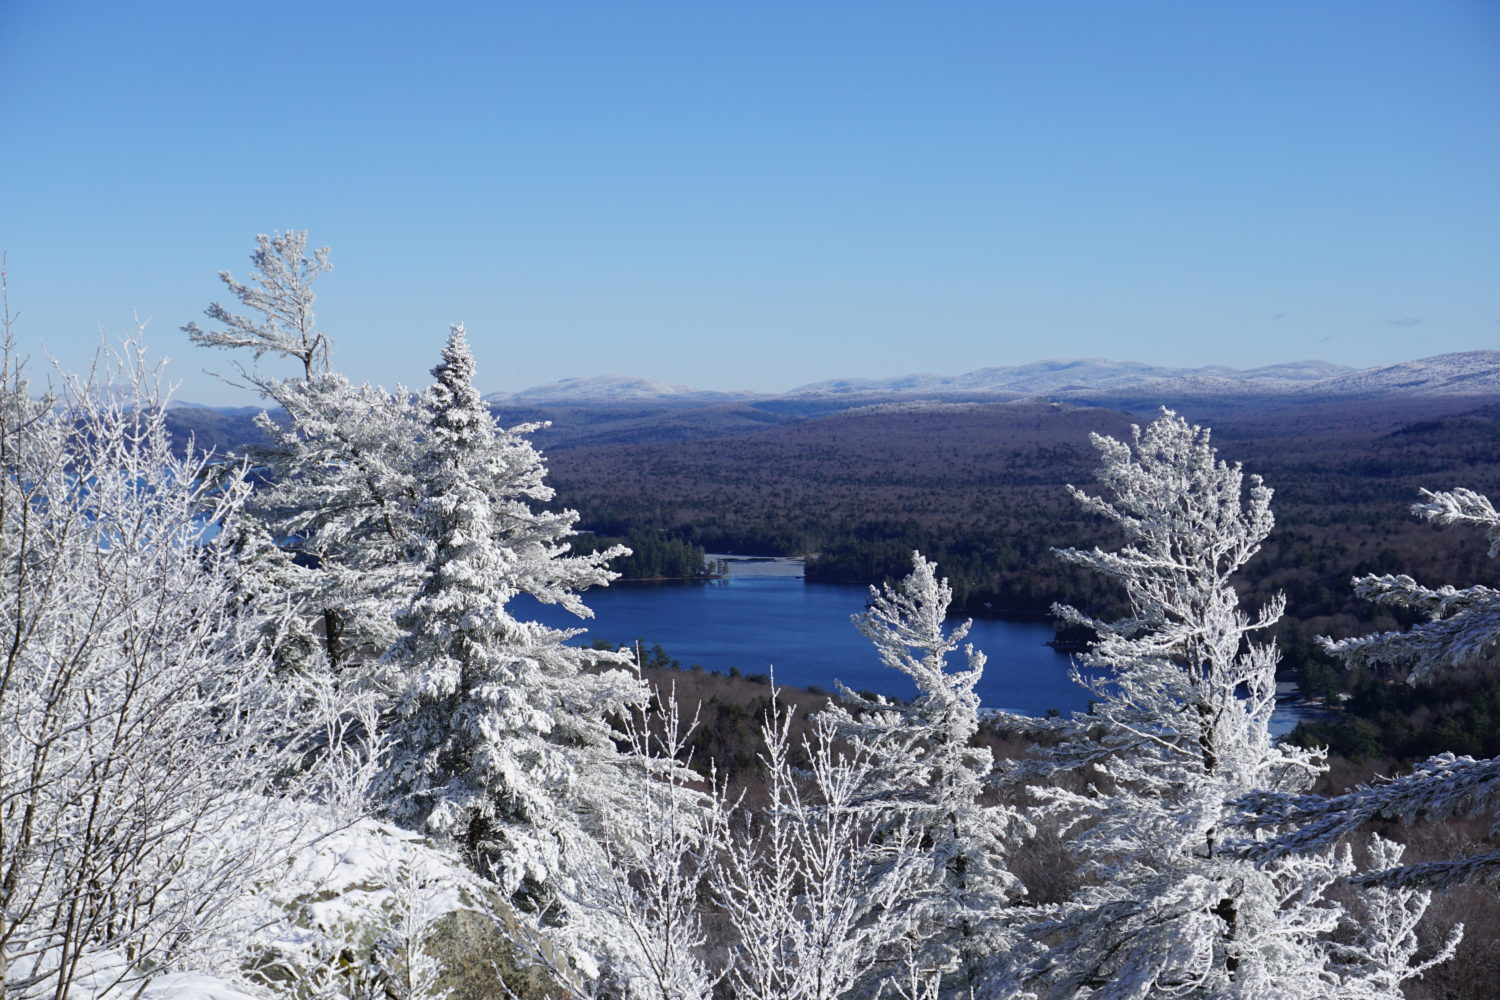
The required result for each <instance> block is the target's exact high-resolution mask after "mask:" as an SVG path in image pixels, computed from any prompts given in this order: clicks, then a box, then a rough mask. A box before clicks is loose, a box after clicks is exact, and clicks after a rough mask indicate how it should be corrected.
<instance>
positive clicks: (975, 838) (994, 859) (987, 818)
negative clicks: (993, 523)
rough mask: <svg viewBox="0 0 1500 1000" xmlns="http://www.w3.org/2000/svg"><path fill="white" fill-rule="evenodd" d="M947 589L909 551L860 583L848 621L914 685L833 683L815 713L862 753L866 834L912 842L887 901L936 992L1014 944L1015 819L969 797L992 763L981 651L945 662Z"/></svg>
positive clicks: (950, 648)
mask: <svg viewBox="0 0 1500 1000" xmlns="http://www.w3.org/2000/svg"><path fill="white" fill-rule="evenodd" d="M952 599H953V591H952V589H951V588H950V587H949V586H948V582H947V581H946V580H939V579H938V577H937V573H936V566H935V564H934V563H932V562H931V561H929V560H927V559H924V558H923V557H922V555H921V553H918V552H913V553H912V571H911V573H910V574H909V575H908V576H907V577H906V578H905V579H903V580H901V581H900V582H899V583H898V584H896V585H894V586H891V585H889V584H887V585H885V586H883V587H881V588H878V589H877V588H874V587H872V588H870V606H869V609H868V610H867V611H865V612H864V613H862V614H858V615H854V616H853V620H854V624H855V626H856V627H857V628H858V629H859V630H860V632H862V633H863V634H864V635H865V637H866V638H868V639H869V640H870V641H871V642H872V643H874V644H875V648H876V650H877V651H878V653H879V654H880V659H881V662H882V663H884V664H885V665H886V666H887V667H890V668H891V669H893V670H899V671H901V672H902V673H904V674H906V675H907V676H908V677H910V678H911V679H912V681H913V682H914V683H915V684H916V686H917V697H916V698H915V699H913V700H911V701H908V702H900V703H893V702H890V701H888V700H886V699H885V698H881V697H878V696H877V697H874V698H869V697H865V696H863V695H860V694H857V693H855V692H853V691H851V690H849V689H848V688H846V687H843V686H842V685H841V686H840V695H841V698H842V702H843V703H842V704H841V703H839V702H834V703H831V704H830V705H829V707H828V709H827V710H825V712H824V713H823V715H824V717H825V718H827V719H828V720H829V721H830V722H831V723H832V725H833V728H834V730H835V731H836V732H837V733H838V734H839V736H840V737H842V738H844V739H847V740H849V741H850V742H851V743H853V744H854V745H855V746H857V747H859V748H860V750H861V751H862V753H864V754H866V755H867V756H868V760H869V764H868V773H869V780H868V782H867V784H866V787H864V788H862V789H861V790H860V792H859V796H860V801H861V802H862V804H863V807H864V808H865V809H867V810H868V811H870V812H871V813H872V814H873V815H874V816H876V817H877V820H876V831H877V835H882V834H884V833H885V832H887V831H889V830H891V829H894V828H897V827H900V828H902V829H904V830H906V831H909V832H910V833H911V834H912V835H913V836H914V842H915V843H917V844H919V845H920V850H921V855H922V859H923V860H922V863H923V865H924V867H925V868H926V871H925V873H924V876H923V877H921V878H919V879H918V880H917V881H916V885H915V887H914V890H913V891H912V892H911V893H910V894H908V895H907V896H905V897H904V898H903V899H902V900H901V901H900V902H899V903H897V904H896V905H897V907H898V908H900V909H901V910H903V911H905V912H904V917H905V919H907V920H908V921H909V922H910V926H911V931H910V935H909V937H908V939H907V943H908V944H909V945H910V948H911V950H912V951H913V952H914V954H913V955H912V959H913V960H914V962H915V966H916V968H918V969H919V970H923V971H924V972H925V973H926V974H927V975H928V976H932V975H934V974H936V975H941V977H942V983H943V987H942V991H943V993H944V994H952V993H957V994H958V995H960V996H968V995H969V991H970V990H972V989H975V988H977V987H978V985H979V983H980V981H981V977H982V975H983V970H984V969H986V968H988V967H990V966H992V965H993V964H994V962H995V957H996V956H997V955H1009V954H1010V953H1011V951H1012V950H1013V949H1014V947H1015V946H1016V941H1015V937H1014V934H1013V933H1012V932H1011V931H1010V929H1009V927H1008V923H1007V920H1006V917H1007V914H1006V910H1007V909H1008V907H1009V906H1010V904H1011V903H1013V902H1014V901H1015V900H1017V899H1018V898H1019V897H1020V896H1022V895H1024V892H1025V888H1024V886H1022V884H1021V882H1020V880H1019V879H1017V878H1016V877H1015V876H1014V875H1013V874H1011V872H1010V871H1009V870H1008V869H1007V868H1006V857H1007V854H1008V848H1007V840H1008V838H1009V837H1010V836H1011V835H1012V834H1013V833H1015V832H1016V830H1018V829H1019V828H1021V827H1023V826H1024V821H1023V820H1022V819H1021V817H1020V816H1019V815H1018V814H1017V813H1016V812H1015V811H1014V810H1012V809H1009V808H1006V807H1002V806H998V805H986V804H984V803H982V802H981V797H982V795H983V793H984V791H985V789H986V782H987V780H988V778H989V777H990V773H991V771H992V770H993V768H994V758H993V755H992V754H991V752H990V750H989V749H988V748H987V747H982V746H976V745H975V743H974V736H975V734H976V733H978V731H979V696H978V695H977V694H975V693H974V686H975V685H976V684H977V683H978V682H979V679H980V677H981V676H982V674H983V671H984V664H985V657H984V654H983V653H981V652H979V651H978V650H975V649H974V648H973V647H972V646H970V647H968V649H967V657H968V666H967V669H962V670H950V669H949V668H948V657H949V656H950V655H951V654H952V653H954V652H955V651H956V650H957V649H958V648H959V647H960V645H961V644H962V643H963V641H964V638H965V637H966V636H967V635H968V632H969V628H970V624H971V623H968V622H966V623H964V624H962V625H959V626H957V627H956V628H954V629H953V630H952V631H951V632H950V631H949V630H948V629H947V627H946V626H945V624H944V621H945V619H946V618H947V614H948V606H949V604H950V603H951V601H952Z"/></svg>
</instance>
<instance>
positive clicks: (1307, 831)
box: [1239, 753, 1500, 885]
mask: <svg viewBox="0 0 1500 1000" xmlns="http://www.w3.org/2000/svg"><path fill="white" fill-rule="evenodd" d="M1240 805H1241V808H1242V809H1243V810H1244V819H1243V820H1242V823H1243V825H1245V826H1246V827H1248V828H1250V829H1271V830H1275V829H1281V830H1287V831H1288V832H1285V833H1282V834H1280V835H1279V836H1275V837H1273V838H1271V839H1269V840H1263V841H1255V842H1249V843H1242V844H1240V845H1239V850H1240V851H1241V852H1242V853H1243V854H1245V855H1246V856H1249V857H1255V858H1278V857H1285V856H1287V855H1289V854H1294V853H1298V852H1304V851H1312V850H1318V849H1321V848H1323V847H1326V846H1328V845H1330V844H1333V843H1335V842H1337V841H1339V840H1341V839H1342V838H1344V837H1346V836H1347V835H1349V834H1350V833H1352V832H1353V831H1355V830H1357V829H1358V828H1359V827H1360V826H1362V825H1363V824H1364V823H1366V822H1368V821H1369V820H1371V819H1375V818H1377V817H1378V818H1382V819H1393V820H1400V821H1402V822H1406V823H1411V822H1415V821H1417V820H1443V819H1448V818H1450V817H1454V816H1479V815H1483V814H1490V813H1493V814H1500V758H1491V759H1488V760H1478V761H1476V760H1474V759H1473V758H1472V757H1458V756H1455V755H1453V754H1451V753H1445V754H1439V755H1438V756H1436V757H1431V758H1428V759H1427V760H1425V761H1423V762H1421V763H1420V764H1418V765H1417V766H1416V767H1415V768H1414V769H1413V771H1412V773H1411V774H1407V775H1403V776H1401V777H1399V778H1386V779H1381V780H1378V781H1374V782H1370V783H1368V784H1362V785H1358V786H1356V787H1355V788H1353V789H1351V790H1350V791H1348V792H1345V793H1344V794H1342V795H1336V796H1334V797H1332V798H1324V797H1322V796H1318V795H1308V796H1296V797H1293V796H1278V795H1272V794H1264V793H1262V794H1258V795H1252V796H1248V797H1247V798H1246V799H1244V800H1243V801H1242V802H1241V803H1240ZM1495 832H1497V833H1500V824H1497V827H1496V830H1495ZM1497 868H1500V852H1497V853H1494V854H1487V855H1481V856H1475V857H1471V858H1461V859H1457V860H1455V861H1451V862H1450V861H1442V862H1432V863H1428V864H1423V865H1417V866H1411V867H1409V868H1405V869H1401V870H1400V873H1399V874H1398V873H1397V872H1395V871H1389V872H1388V871H1376V872H1373V873H1370V874H1368V875H1362V876H1359V877H1358V878H1357V879H1355V881H1360V882H1369V883H1371V884H1382V885H1385V884H1389V885H1405V884H1415V883H1416V881H1417V880H1418V879H1420V878H1421V877H1423V876H1428V877H1431V878H1433V879H1434V880H1435V881H1436V882H1438V883H1440V884H1452V883H1456V882H1460V881H1463V880H1464V879H1466V878H1477V879H1491V878H1493V877H1494V874H1495V871H1496V869H1497Z"/></svg>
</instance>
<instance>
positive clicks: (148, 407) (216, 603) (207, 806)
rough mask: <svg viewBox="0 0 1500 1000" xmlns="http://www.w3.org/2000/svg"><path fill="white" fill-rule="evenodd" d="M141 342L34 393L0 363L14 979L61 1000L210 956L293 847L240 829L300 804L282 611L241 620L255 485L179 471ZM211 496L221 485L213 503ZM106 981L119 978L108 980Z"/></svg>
mask: <svg viewBox="0 0 1500 1000" xmlns="http://www.w3.org/2000/svg"><path fill="white" fill-rule="evenodd" d="M156 374H157V373H156V371H155V370H154V369H152V368H151V367H150V366H149V365H147V363H146V362H145V360H144V358H143V356H142V355H141V353H140V352H138V351H137V350H136V349H134V347H133V346H132V345H130V344H127V345H126V348H125V353H124V355H123V357H115V356H113V355H106V356H105V357H104V359H103V360H102V362H101V365H100V366H99V367H98V368H97V369H96V370H95V372H94V373H92V375H91V377H90V378H87V379H78V378H74V377H71V376H66V375H64V376H61V377H60V378H61V382H60V387H59V389H58V391H57V392H56V393H55V394H54V393H50V392H49V393H47V394H44V395H43V396H42V397H41V398H40V399H33V398H31V396H30V395H29V387H28V385H27V383H26V381H25V380H24V378H23V376H22V372H21V363H20V361H19V360H18V358H17V356H16V354H15V352H14V350H13V348H12V345H11V343H10V342H9V340H8V339H7V341H6V343H5V345H4V351H3V363H0V648H3V654H0V978H3V980H4V982H5V986H6V991H7V995H10V994H12V993H14V994H17V995H28V996H30V995H41V993H43V992H45V993H48V994H55V995H57V996H62V995H65V994H66V993H67V990H68V988H69V984H70V982H71V981H72V980H73V979H74V978H75V977H76V976H78V975H80V974H82V973H84V972H87V974H88V978H89V981H90V983H92V987H91V988H94V989H104V988H107V987H108V986H109V985H110V983H109V982H108V981H106V980H108V979H109V977H110V976H113V977H114V979H115V980H117V981H124V980H129V979H131V978H132V977H138V975H139V974H140V972H141V970H143V969H145V968H147V967H149V966H151V965H153V964H154V965H160V964H161V963H167V962H180V961H186V960H188V959H189V958H190V957H191V956H194V955H200V956H201V955H202V954H203V953H205V951H208V952H211V951H212V950H213V949H214V948H215V947H216V941H217V935H218V933H219V930H220V928H221V918H223V917H224V916H225V913H226V911H227V908H228V905H229V903H230V901H231V900H232V899H233V898H235V896H236V894H237V893H239V892H240V890H241V889H242V888H243V886H244V885H245V884H246V882H247V881H248V880H251V879H254V878H256V877H258V875H259V873H261V872H262V871H264V869H265V867H266V866H267V865H268V864H270V863H272V861H274V859H275V857H276V856H277V854H278V852H279V851H280V850H281V849H282V848H283V847H284V846H285V844H286V843H287V842H288V841H289V840H290V839H291V833H290V832H289V831H286V830H272V829H271V828H270V825H267V826H266V828H264V829H263V830H260V831H259V832H261V833H264V836H245V837H241V838H239V839H238V840H236V842H235V843H234V845H233V846H232V847H229V846H226V844H225V842H224V841H223V839H222V838H221V837H220V836H219V834H220V832H221V831H222V830H224V829H229V828H243V827H245V815H246V812H245V805H244V804H245V802H246V800H247V797H253V796H255V795H260V794H267V793H270V792H271V791H272V790H273V789H274V790H276V793H277V794H290V792H291V791H292V787H291V786H290V785H289V782H290V780H291V772H292V771H293V770H294V768H293V764H294V763H295V762H297V761H299V760H300V759H301V758H302V756H303V755H302V754H301V753H299V752H297V750H296V747H297V746H298V744H299V742H300V740H301V739H302V735H303V733H304V730H305V726H304V722H303V720H301V719H299V718H297V711H296V708H295V705H296V702H297V700H298V696H297V693H296V688H297V685H295V684H292V683H289V682H281V681H278V680H277V679H275V678H274V677H273V676H272V671H271V668H272V662H273V661H272V657H271V655H270V650H269V649H268V648H267V642H268V637H271V636H274V635H275V634H276V633H277V631H278V630H277V628H276V617H277V614H278V612H277V610H276V609H275V608H269V609H265V611H264V613H263V614H261V615H259V616H257V615H251V614H243V613H236V611H235V610H234V607H233V606H234V604H235V598H234V595H235V590H236V578H237V571H236V567H235V564H234V562H233V559H234V551H233V549H232V547H231V546H230V545H229V544H227V536H224V535H220V536H219V537H218V538H217V539H210V538H208V537H206V525H208V524H210V523H212V522H219V523H225V522H229V521H232V520H233V519H234V516H235V514H236V512H237V511H238V509H239V507H240V506H241V504H242V503H243V500H244V497H245V492H246V489H247V486H246V484H245V483H244V482H243V480H242V479H241V477H240V476H239V475H238V474H237V473H236V472H235V471H233V470H230V471H229V472H227V473H226V474H221V475H218V476H214V477H210V476H209V475H208V474H207V473H208V471H209V460H208V458H207V457H205V456H204V455H203V454H201V453H198V452H196V451H194V450H193V449H192V448H191V447H189V448H188V449H187V450H186V453H185V454H174V451H173V448H172V444H171V439H170V435H169V434H168V432H167V430H166V427H165V423H164V410H163V405H162V404H163V398H162V396H161V395H160V393H159V389H158V385H157V380H156ZM211 484H212V485H211ZM106 970H113V972H108V973H107V972H106Z"/></svg>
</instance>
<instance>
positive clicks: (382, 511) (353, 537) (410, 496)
mask: <svg viewBox="0 0 1500 1000" xmlns="http://www.w3.org/2000/svg"><path fill="white" fill-rule="evenodd" d="M263 388H264V390H265V392H266V395H267V397H268V398H269V399H271V400H273V401H275V402H276V403H278V404H279V405H280V407H281V409H282V411H283V412H284V413H285V415H286V419H285V422H284V423H283V422H280V421H277V420H273V419H272V418H271V417H270V416H269V415H267V414H261V416H260V417H259V418H258V423H259V424H260V427H261V429H262V430H263V431H264V432H265V433H266V435H267V437H268V438H269V439H270V442H271V443H270V445H269V446H268V447H266V448H264V449H258V450H256V451H255V452H254V453H253V458H254V459H255V461H256V462H257V464H258V465H259V466H260V467H261V468H262V469H263V470H264V479H265V482H264V483H263V485H261V486H260V487H259V488H258V489H256V491H255V492H254V494H253V495H252V496H251V498H250V501H249V504H248V509H249V512H250V514H251V515H253V516H254V517H255V518H257V519H258V520H259V521H260V522H261V523H263V524H264V525H265V526H266V528H267V530H268V531H269V533H270V534H271V535H272V536H273V537H274V538H277V539H279V540H281V544H282V546H283V547H284V548H286V549H287V550H288V551H290V552H293V553H296V554H298V555H300V556H302V557H303V559H304V560H305V561H307V562H310V563H312V564H314V565H315V566H316V567H317V569H316V571H315V572H313V571H310V572H307V573H306V574H304V576H303V578H302V579H301V580H300V581H298V583H299V586H298V588H297V589H296V590H294V591H292V594H293V595H294V596H295V597H296V599H297V601H298V604H299V607H300V608H301V610H302V613H303V615H304V616H307V617H312V618H316V619H318V622H319V626H320V628H319V631H320V632H321V633H322V637H323V644H324V654H325V658H326V661H327V663H328V664H329V665H330V666H332V667H334V668H342V667H344V666H347V665H349V664H350V662H351V661H353V660H357V659H364V660H369V659H371V658H373V657H375V656H378V655H379V654H380V652H381V651H383V650H384V649H385V648H386V647H388V646H389V645H390V644H391V643H392V642H394V641H395V640H396V639H397V638H398V637H399V635H400V633H399V630H398V629H397V628H396V626H395V622H394V617H395V614H396V612H397V611H398V610H399V609H400V608H401V607H402V606H403V605H404V604H405V602H406V601H407V600H408V599H409V597H410V594H411V592H412V591H413V590H414V589H415V588H416V587H417V585H418V581H419V579H420V572H421V567H422V562H423V551H422V549H421V531H420V526H419V520H418V515H417V508H418V505H419V504H420V503H421V497H422V484H421V483H420V482H419V480H418V465H419V464H420V462H421V461H422V455H423V445H424V443H425V438H424V435H425V426H424V424H425V420H424V413H423V411H422V408H421V406H420V404H419V401H418V400H417V399H415V398H414V397H413V396H412V394H411V393H409V392H408V391H407V390H406V389H405V388H403V387H401V386H397V387H396V389H395V390H394V391H387V390H385V389H382V388H380V387H378V386H371V385H368V384H367V385H361V386H354V385H351V384H350V383H349V382H348V380H346V379H345V378H344V377H343V376H342V375H339V374H336V373H324V374H319V375H316V376H314V377H312V378H309V379H306V380H285V381H276V382H267V383H265V385H264V386H263Z"/></svg>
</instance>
